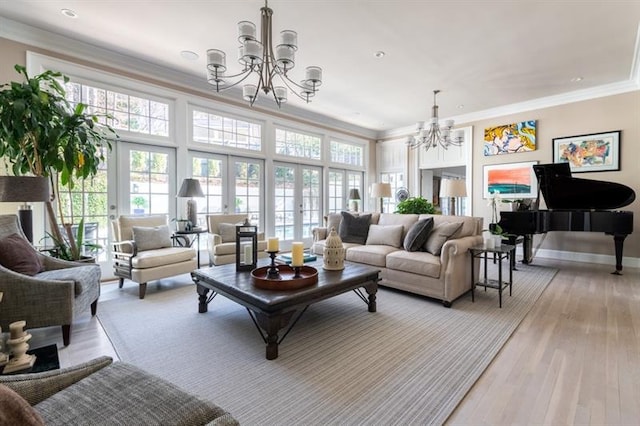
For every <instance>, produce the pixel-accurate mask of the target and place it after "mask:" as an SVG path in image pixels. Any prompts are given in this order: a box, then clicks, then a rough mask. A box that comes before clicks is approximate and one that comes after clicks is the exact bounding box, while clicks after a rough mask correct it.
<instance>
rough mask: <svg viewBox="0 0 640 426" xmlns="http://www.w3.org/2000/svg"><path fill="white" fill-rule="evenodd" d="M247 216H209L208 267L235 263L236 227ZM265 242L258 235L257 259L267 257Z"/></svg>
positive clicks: (261, 236)
mask: <svg viewBox="0 0 640 426" xmlns="http://www.w3.org/2000/svg"><path fill="white" fill-rule="evenodd" d="M246 218H247V214H246V213H245V214H209V215H207V227H208V231H209V246H208V248H209V266H213V265H216V266H217V265H224V264H227V263H233V262H235V261H236V225H237V224H241V223H243V222H244V220H245V219H246ZM265 250H267V241H266V240H265V239H264V233H263V232H260V233H259V234H258V258H262V257H267V253H266V251H265Z"/></svg>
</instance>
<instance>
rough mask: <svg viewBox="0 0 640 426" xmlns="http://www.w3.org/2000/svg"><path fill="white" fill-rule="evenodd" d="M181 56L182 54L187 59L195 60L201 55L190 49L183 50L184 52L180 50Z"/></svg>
mask: <svg viewBox="0 0 640 426" xmlns="http://www.w3.org/2000/svg"><path fill="white" fill-rule="evenodd" d="M180 56H182V57H183V58H184V59H186V60H187V61H195V60H196V59H198V58H199V57H200V56H198V54H197V53H196V52H192V51H190V50H183V51H182V52H180Z"/></svg>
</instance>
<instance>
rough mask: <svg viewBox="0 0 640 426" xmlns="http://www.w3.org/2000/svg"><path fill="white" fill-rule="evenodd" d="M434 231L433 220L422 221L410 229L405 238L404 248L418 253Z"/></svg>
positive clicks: (430, 218)
mask: <svg viewBox="0 0 640 426" xmlns="http://www.w3.org/2000/svg"><path fill="white" fill-rule="evenodd" d="M432 229H433V218H432V217H428V218H426V219H420V220H419V221H417V222H416V223H414V224H413V226H411V228H409V232H407V236H406V237H404V242H403V245H402V246H403V247H404V249H405V250H406V251H418V250H420V249H421V248H422V246H423V245H424V243H426V242H427V238H429V233H430V232H431V230H432Z"/></svg>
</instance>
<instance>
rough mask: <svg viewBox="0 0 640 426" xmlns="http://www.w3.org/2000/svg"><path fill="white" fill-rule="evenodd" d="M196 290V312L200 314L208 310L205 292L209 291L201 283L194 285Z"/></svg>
mask: <svg viewBox="0 0 640 426" xmlns="http://www.w3.org/2000/svg"><path fill="white" fill-rule="evenodd" d="M196 291H197V292H198V312H199V313H201V314H202V313H205V312H207V310H208V308H207V306H208V304H207V293H209V289H208V288H206V287H204V286H201V285H196Z"/></svg>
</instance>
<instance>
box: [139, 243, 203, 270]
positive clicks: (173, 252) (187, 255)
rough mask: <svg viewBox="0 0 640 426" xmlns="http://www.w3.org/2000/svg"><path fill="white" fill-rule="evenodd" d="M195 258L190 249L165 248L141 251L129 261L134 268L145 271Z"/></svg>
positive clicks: (193, 252)
mask: <svg viewBox="0 0 640 426" xmlns="http://www.w3.org/2000/svg"><path fill="white" fill-rule="evenodd" d="M195 256H196V252H195V250H194V249H192V248H187V247H165V248H161V249H158V250H150V251H141V252H139V253H138V255H137V256H135V257H134V258H133V259H132V260H131V263H132V265H133V267H134V268H137V269H147V268H155V267H156V266H164V265H172V264H174V263H180V262H186V261H188V260H191V259H193V258H194V257H195Z"/></svg>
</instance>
